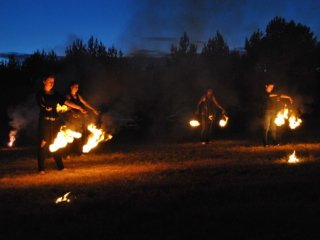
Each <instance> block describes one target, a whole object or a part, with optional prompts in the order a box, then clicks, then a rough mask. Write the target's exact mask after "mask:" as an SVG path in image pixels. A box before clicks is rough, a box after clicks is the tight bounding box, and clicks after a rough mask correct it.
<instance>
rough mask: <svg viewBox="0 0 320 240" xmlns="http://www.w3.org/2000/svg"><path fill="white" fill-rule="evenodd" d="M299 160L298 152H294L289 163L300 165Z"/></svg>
mask: <svg viewBox="0 0 320 240" xmlns="http://www.w3.org/2000/svg"><path fill="white" fill-rule="evenodd" d="M298 162H299V159H298V158H297V157H296V151H295V150H294V151H293V153H292V154H291V155H290V156H289V159H288V163H298Z"/></svg>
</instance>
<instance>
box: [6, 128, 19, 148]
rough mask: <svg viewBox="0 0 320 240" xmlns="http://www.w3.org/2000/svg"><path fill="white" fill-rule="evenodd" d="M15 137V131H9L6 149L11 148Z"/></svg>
mask: <svg viewBox="0 0 320 240" xmlns="http://www.w3.org/2000/svg"><path fill="white" fill-rule="evenodd" d="M16 135H17V130H11V131H10V133H9V142H8V147H13V144H14V142H15V141H16Z"/></svg>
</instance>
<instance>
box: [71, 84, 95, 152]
mask: <svg viewBox="0 0 320 240" xmlns="http://www.w3.org/2000/svg"><path fill="white" fill-rule="evenodd" d="M79 86H80V84H79V83H78V82H75V81H72V82H70V84H69V93H68V94H67V95H66V99H67V100H68V101H70V102H72V103H74V104H76V105H78V106H81V107H82V108H84V109H89V110H91V111H92V112H93V114H94V115H95V116H98V115H99V112H98V111H97V110H96V109H95V108H94V107H92V106H91V105H90V104H89V103H88V102H87V101H86V100H85V99H84V98H83V97H82V96H81V95H80V94H79ZM88 118H89V116H88V115H87V114H86V113H83V112H82V111H80V110H78V109H71V111H70V112H69V114H68V125H69V126H70V128H72V129H73V130H74V131H76V132H80V133H81V134H82V136H83V137H82V138H80V139H75V140H74V142H73V143H71V144H70V146H69V152H71V151H75V153H76V154H77V155H81V154H82V146H83V143H84V142H83V140H84V139H85V138H86V132H87V131H86V127H87V123H88ZM67 157H68V158H69V154H68V155H67Z"/></svg>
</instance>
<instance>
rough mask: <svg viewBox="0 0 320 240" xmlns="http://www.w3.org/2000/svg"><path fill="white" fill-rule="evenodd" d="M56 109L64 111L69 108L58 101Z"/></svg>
mask: <svg viewBox="0 0 320 240" xmlns="http://www.w3.org/2000/svg"><path fill="white" fill-rule="evenodd" d="M56 109H57V112H61V113H63V112H66V111H68V110H69V108H68V106H67V105H62V106H61V105H60V104H59V103H58V104H57V108H56Z"/></svg>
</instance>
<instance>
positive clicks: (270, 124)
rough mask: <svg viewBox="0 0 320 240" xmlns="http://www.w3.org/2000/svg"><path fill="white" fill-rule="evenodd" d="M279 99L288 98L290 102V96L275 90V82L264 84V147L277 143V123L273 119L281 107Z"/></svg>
mask: <svg viewBox="0 0 320 240" xmlns="http://www.w3.org/2000/svg"><path fill="white" fill-rule="evenodd" d="M281 99H289V101H290V102H291V103H292V98H291V97H290V96H288V95H285V94H279V93H277V92H276V91H275V84H274V83H273V82H268V83H267V84H266V85H265V95H264V104H265V107H264V125H263V126H264V127H263V129H264V135H263V145H264V146H265V147H267V146H269V145H270V144H272V145H279V142H278V137H277V125H276V123H275V119H276V117H277V114H278V112H279V111H280V110H281V109H282V103H281Z"/></svg>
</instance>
